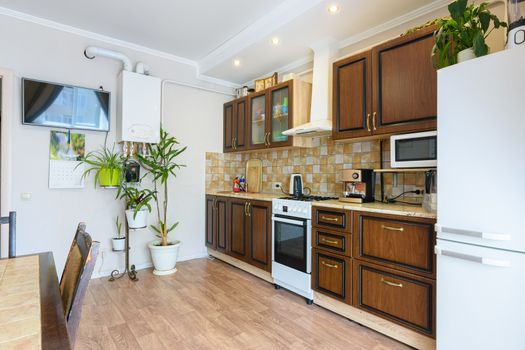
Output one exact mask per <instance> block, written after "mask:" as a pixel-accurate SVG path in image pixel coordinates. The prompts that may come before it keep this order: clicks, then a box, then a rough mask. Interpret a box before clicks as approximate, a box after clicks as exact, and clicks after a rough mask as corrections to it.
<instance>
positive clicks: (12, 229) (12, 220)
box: [0, 211, 16, 258]
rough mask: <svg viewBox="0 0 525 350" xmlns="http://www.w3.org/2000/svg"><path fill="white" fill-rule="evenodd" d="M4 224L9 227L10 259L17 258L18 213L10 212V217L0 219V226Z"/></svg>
mask: <svg viewBox="0 0 525 350" xmlns="http://www.w3.org/2000/svg"><path fill="white" fill-rule="evenodd" d="M4 224H7V225H8V226H9V249H8V254H9V257H10V258H14V257H15V256H16V211H11V212H9V216H5V217H3V218H0V225H4ZM0 241H1V240H0Z"/></svg>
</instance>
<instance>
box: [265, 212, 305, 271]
mask: <svg viewBox="0 0 525 350" xmlns="http://www.w3.org/2000/svg"><path fill="white" fill-rule="evenodd" d="M272 221H273V260H274V261H275V262H277V263H279V264H281V265H285V266H288V267H290V268H292V269H295V270H298V271H301V272H305V273H310V272H311V256H310V254H311V237H310V232H311V228H310V220H306V219H299V218H292V217H289V216H281V215H274V216H273V219H272Z"/></svg>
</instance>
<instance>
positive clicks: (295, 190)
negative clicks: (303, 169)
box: [288, 174, 303, 197]
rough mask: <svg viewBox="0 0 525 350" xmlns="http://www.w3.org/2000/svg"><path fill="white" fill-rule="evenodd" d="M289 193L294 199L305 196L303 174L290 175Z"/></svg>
mask: <svg viewBox="0 0 525 350" xmlns="http://www.w3.org/2000/svg"><path fill="white" fill-rule="evenodd" d="M288 193H290V194H291V195H292V196H294V197H301V196H302V195H303V177H302V176H301V174H292V175H290V187H288Z"/></svg>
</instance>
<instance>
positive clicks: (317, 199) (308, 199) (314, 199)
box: [279, 196, 339, 202]
mask: <svg viewBox="0 0 525 350" xmlns="http://www.w3.org/2000/svg"><path fill="white" fill-rule="evenodd" d="M279 199H288V200H291V201H301V202H320V201H328V200H331V199H339V198H338V197H324V196H300V197H295V196H290V197H281V198H279Z"/></svg>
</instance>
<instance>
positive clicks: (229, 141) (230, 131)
mask: <svg viewBox="0 0 525 350" xmlns="http://www.w3.org/2000/svg"><path fill="white" fill-rule="evenodd" d="M223 114H224V125H223V135H224V145H223V149H224V152H232V151H233V138H234V137H235V136H234V135H235V132H236V131H235V120H234V119H235V118H234V103H233V101H232V102H228V103H226V104H224V109H223Z"/></svg>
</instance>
